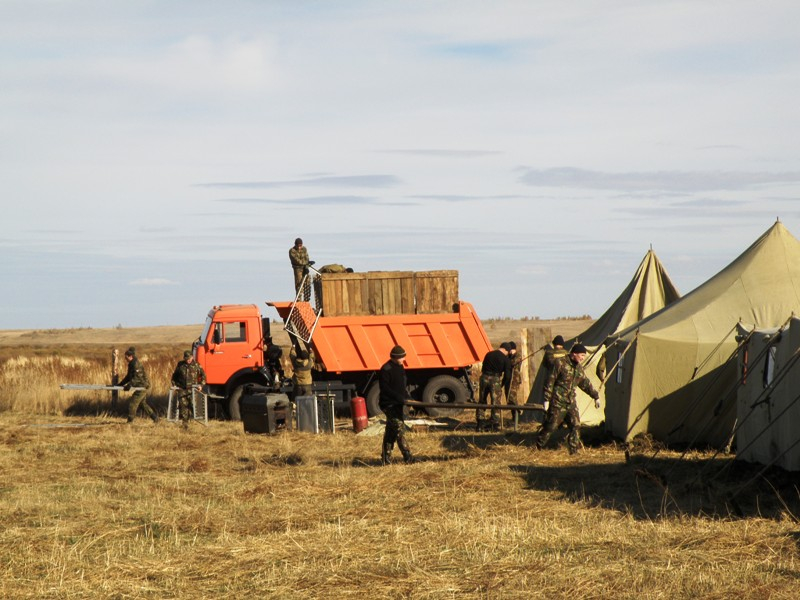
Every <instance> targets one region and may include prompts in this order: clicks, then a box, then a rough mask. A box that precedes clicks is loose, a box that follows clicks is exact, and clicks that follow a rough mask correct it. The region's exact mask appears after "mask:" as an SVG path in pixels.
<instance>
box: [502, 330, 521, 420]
mask: <svg viewBox="0 0 800 600" xmlns="http://www.w3.org/2000/svg"><path fill="white" fill-rule="evenodd" d="M506 344H507V345H508V360H509V361H511V384H510V385H509V386H508V392H507V393H506V400H507V401H508V403H509V404H513V405H516V404H517V392H518V391H519V386H520V383H522V373H520V369H521V365H522V360H521V359H520V358H519V356H518V355H517V343H516V342H514V341H509V342H506ZM518 413H519V411H518V410H512V411H511V418H512V419H516V417H517V414H518Z"/></svg>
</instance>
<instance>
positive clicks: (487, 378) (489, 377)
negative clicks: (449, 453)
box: [475, 342, 511, 431]
mask: <svg viewBox="0 0 800 600" xmlns="http://www.w3.org/2000/svg"><path fill="white" fill-rule="evenodd" d="M510 386H511V361H510V360H509V359H508V342H503V343H502V344H500V348H498V349H497V350H491V351H490V352H487V353H486V356H484V357H483V367H482V368H481V379H480V386H479V390H480V391H479V393H478V403H479V404H487V403H488V404H491V405H492V406H497V405H499V404H500V399H501V397H500V394H501V391H502V390H503V388H505V391H506V395H508V390H509V387H510ZM487 398H488V402H487ZM485 414H486V411H485V410H484V409H483V408H478V409H476V410H475V428H476V429H477V430H478V431H497V430H499V429H500V414H499V411H497V410H496V409H494V408H492V409H491V411H490V421H486V420H485V419H484V416H485Z"/></svg>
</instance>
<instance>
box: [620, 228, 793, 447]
mask: <svg viewBox="0 0 800 600" xmlns="http://www.w3.org/2000/svg"><path fill="white" fill-rule="evenodd" d="M798 309H800V242H798V241H797V240H796V239H795V238H794V237H793V236H792V235H791V234H790V233H789V232H788V231H787V230H786V228H785V227H784V226H783V224H782V223H780V222H776V223H775V224H774V225H773V226H772V227H770V229H768V230H767V231H766V232H765V233H764V234H763V235H762V236H761V237H759V238H758V239H757V240H756V241H755V242H754V243H753V244H752V245H751V246H750V247H749V248H747V250H745V251H744V252H743V253H742V254H741V255H740V256H739V257H738V258H736V260H734V261H733V262H732V263H730V264H729V265H728V266H727V267H725V268H724V269H723V270H722V271H720V272H719V273H718V274H717V275H715V276H714V277H712V278H711V279H709V280H708V281H706V282H705V283H704V284H702V285H701V286H699V287H698V288H696V289H695V290H693V291H692V292H691V293H689V294H687V295H686V296H684V297H683V298H681V299H680V300H678V301H676V302H674V303H673V304H671V305H670V306H668V307H666V308H664V309H663V310H661V311H659V312H657V313H655V314H654V315H652V316H650V317H649V318H647V319H644V320H643V321H641V322H640V323H637V324H636V325H634V326H632V327H630V328H628V329H627V330H625V331H622V332H621V333H620V334H619V335H618V337H616V338H615V340H614V342H613V344H610V345H609V347H608V349H607V350H606V357H607V358H606V362H607V364H608V366H609V368H611V367H612V366H614V365H615V363H616V368H615V372H614V373H613V374H612V375H611V377H609V378H608V381H607V382H606V428H607V429H608V430H610V431H611V433H612V434H613V435H615V436H616V437H619V438H622V439H625V440H627V439H630V438H631V437H633V436H635V435H636V434H638V433H643V432H647V433H649V434H651V435H652V436H653V437H654V438H655V439H657V440H661V441H665V442H668V443H675V444H691V445H712V446H716V447H722V446H723V445H725V444H726V443H727V442H728V440H729V439H730V436H731V434H732V431H733V426H734V422H735V418H736V410H735V406H736V402H735V395H736V387H737V379H738V377H737V370H736V351H737V340H736V337H737V335H736V328H737V323H741V324H742V326H744V327H745V328H748V329H752V328H754V327H760V328H769V327H778V326H780V325H781V324H782V323H783V322H785V321H786V319H787V318H788V316H789V315H791V314H792V312H794V311H798Z"/></svg>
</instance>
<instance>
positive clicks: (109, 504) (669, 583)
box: [0, 413, 800, 598]
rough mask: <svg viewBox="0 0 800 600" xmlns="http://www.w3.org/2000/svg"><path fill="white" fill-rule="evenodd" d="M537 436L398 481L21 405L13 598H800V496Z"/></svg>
mask: <svg viewBox="0 0 800 600" xmlns="http://www.w3.org/2000/svg"><path fill="white" fill-rule="evenodd" d="M532 436H533V430H526V431H523V432H520V433H508V434H505V435H503V434H494V435H490V434H482V435H474V434H473V433H472V432H470V431H462V430H460V429H456V430H454V431H446V432H417V433H412V434H410V436H409V439H410V443H411V446H412V448H413V449H414V451H415V453H416V454H417V455H418V456H419V457H420V458H421V462H419V463H417V464H414V465H403V464H396V465H392V466H390V467H380V466H378V460H377V459H378V456H379V446H380V437H363V436H354V435H353V434H352V432H351V431H346V430H342V431H339V432H338V433H337V434H335V435H321V436H314V435H311V434H307V433H300V432H285V433H282V434H279V435H275V436H258V435H250V434H245V433H244V432H243V429H242V426H241V424H237V423H229V422H212V423H211V424H210V425H209V426H208V427H203V426H202V425H196V424H194V425H193V427H192V428H191V429H190V431H188V432H184V431H181V429H180V427H178V426H175V425H173V424H170V423H164V422H162V423H160V424H158V425H153V424H152V423H150V422H149V421H144V420H139V421H137V422H136V423H135V424H134V425H132V426H126V425H123V424H122V420H121V419H115V418H102V417H98V418H95V417H91V418H89V417H85V418H80V419H77V418H67V417H39V418H36V419H31V418H29V417H23V416H21V415H14V414H10V413H5V414H3V415H0V471H1V472H2V473H3V483H2V493H0V515H2V520H3V523H2V526H3V527H2V533H0V564H2V567H0V569H2V573H3V576H2V578H0V596H2V597H7V598H97V597H101V598H250V597H270V598H349V597H364V598H527V597H543V598H544V597H549V598H553V597H555V598H565V597H572V598H610V597H618V598H732V597H748V598H793V597H797V594H798V593H800V563H799V562H798V561H799V560H800V553H799V552H798V547H797V542H798V524H797V521H796V520H795V519H794V518H793V517H792V515H791V512H790V508H791V506H790V505H791V504H797V495H796V490H795V492H794V494H795V497H794V499H791V498H786V497H784V498H779V497H778V496H777V493H776V492H775V491H773V490H772V489H771V488H768V487H766V486H765V487H764V488H759V486H755V487H753V488H752V489H750V490H748V492H747V495H746V496H745V495H741V496H740V498H739V500H740V502H739V504H740V508H742V507H744V510H745V514H743V515H741V516H739V515H734V514H733V513H730V512H728V508H726V505H725V503H724V502H719V503H717V504H714V503H712V502H710V501H709V500H707V499H705V500H704V499H702V498H701V496H700V495H698V494H696V493H695V492H694V491H692V490H691V489H690V486H689V487H687V486H686V485H685V484H686V483H688V482H690V481H691V479H692V478H693V476H694V475H695V474H696V473H697V472H698V466H699V464H700V462H702V461H703V460H706V459H707V457H703V456H702V455H695V456H692V457H691V459H690V460H689V461H685V462H683V463H681V464H682V466H681V467H680V470H679V471H677V472H676V471H673V472H671V478H672V480H673V481H672V482H671V484H670V485H669V486H668V487H667V488H665V487H663V486H662V485H661V483H659V482H658V481H657V478H655V477H653V478H649V477H642V476H637V474H636V473H637V471H642V470H643V467H644V465H645V464H646V457H644V456H634V458H633V461H632V463H630V464H626V462H625V458H624V455H623V453H622V452H621V451H620V450H619V449H618V448H616V447H615V446H614V445H613V444H611V445H609V444H606V445H600V446H595V447H589V448H587V449H586V450H585V452H584V453H582V454H581V455H579V456H577V457H570V456H569V455H568V454H567V453H566V452H565V451H564V450H563V449H561V450H557V449H554V450H545V451H542V452H535V451H532V450H531V449H530V447H529V444H530V443H531V440H532ZM676 458H677V457H676V455H675V454H674V453H669V452H665V453H662V454H661V455H660V458H659V459H658V460H659V462H658V463H656V464H648V465H647V468H648V469H650V470H652V471H658V470H661V471H662V472H666V471H667V470H668V467H669V466H674V464H673V463H674V462H675V461H676ZM725 460H729V459H725ZM720 464H722V463H720ZM730 484H731V482H730V481H728V480H726V481H724V482H718V486H723V485H725V486H728V485H730ZM673 488H674V489H673ZM718 489H722V488H721V487H719V488H718ZM785 489H791V486H788V488H785ZM784 504H785V506H784Z"/></svg>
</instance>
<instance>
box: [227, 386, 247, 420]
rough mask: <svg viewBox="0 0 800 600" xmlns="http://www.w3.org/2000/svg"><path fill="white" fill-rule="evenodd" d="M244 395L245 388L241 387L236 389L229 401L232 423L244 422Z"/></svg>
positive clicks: (229, 413) (229, 414)
mask: <svg viewBox="0 0 800 600" xmlns="http://www.w3.org/2000/svg"><path fill="white" fill-rule="evenodd" d="M243 393H244V386H243V385H239V386H236V388H234V390H233V393H232V394H231V397H230V400H229V401H228V416H229V417H230V419H231V421H241V420H242V404H241V402H242V394H243Z"/></svg>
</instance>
